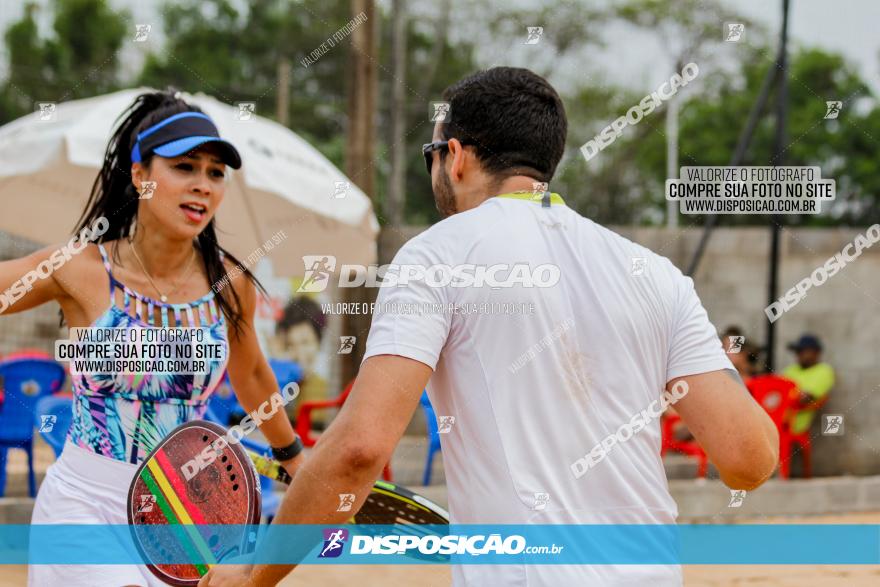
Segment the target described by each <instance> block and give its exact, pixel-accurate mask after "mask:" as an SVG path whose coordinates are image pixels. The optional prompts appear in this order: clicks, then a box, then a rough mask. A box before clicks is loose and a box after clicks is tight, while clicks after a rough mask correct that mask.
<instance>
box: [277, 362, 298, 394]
mask: <svg viewBox="0 0 880 587" xmlns="http://www.w3.org/2000/svg"><path fill="white" fill-rule="evenodd" d="M269 367H271V368H272V373H274V374H275V380H276V381H278V387H280V388H281V389H284V386H285V385H287V384H288V383H294V382H295V383H300V382H301V381H302V380H303V370H302V367H300V366H299V363H297V362H295V361H288V360H287V359H269Z"/></svg>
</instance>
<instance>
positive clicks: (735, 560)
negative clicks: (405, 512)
mask: <svg viewBox="0 0 880 587" xmlns="http://www.w3.org/2000/svg"><path fill="white" fill-rule="evenodd" d="M193 528H194V529H195V532H179V530H181V528H180V527H179V526H128V525H0V564H6V565H22V564H89V565H95V564H143V563H144V562H145V560H149V561H150V562H152V563H153V564H168V563H188V564H196V563H199V564H205V563H207V562H212V561H208V560H205V559H207V558H208V555H210V558H213V559H214V560H218V561H219V562H220V563H241V562H254V563H266V564H273V563H274V564H282V563H287V564H540V565H547V564H593V565H602V564H624V565H626V564H642V565H644V564H660V565H678V564H685V565H694V564H696V565H708V564H713V565H715V564H723V565H746V564H748V565H799V564H810V565H817V564H818V565H850V564H855V565H877V564H880V525H874V524H871V525H868V524H864V525H861V524H860V525H836V524H791V525H782V524H779V525H770V524H711V525H703V524H682V525H482V524H480V525H450V526H399V525H398V526H374V525H371V526H366V525H361V526H357V525H352V526H339V527H328V526H279V525H272V526H232V525H230V526H194V527H193ZM187 541H190V542H187ZM195 541H198V542H199V545H194V542H195ZM242 557H245V558H246V560H243V559H242Z"/></svg>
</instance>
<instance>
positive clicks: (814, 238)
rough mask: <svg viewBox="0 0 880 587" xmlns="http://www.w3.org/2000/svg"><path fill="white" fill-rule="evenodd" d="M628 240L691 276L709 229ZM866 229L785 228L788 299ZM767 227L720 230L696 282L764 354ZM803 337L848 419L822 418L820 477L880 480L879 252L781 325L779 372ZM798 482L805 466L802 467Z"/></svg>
mask: <svg viewBox="0 0 880 587" xmlns="http://www.w3.org/2000/svg"><path fill="white" fill-rule="evenodd" d="M614 229H615V230H616V231H618V232H619V233H621V234H623V235H624V236H626V237H627V238H630V239H631V240H634V241H635V242H638V243H640V244H642V245H645V246H647V247H649V248H651V249H652V250H654V251H655V252H657V253H659V254H661V255H664V256H666V257H669V258H670V259H671V260H672V261H673V262H674V263H675V264H676V265H677V266H678V267H679V268H681V269H682V270H683V271H684V270H685V269H686V267H687V265H688V264H689V262H690V259H691V256H692V254H693V251H694V250H696V247H697V243H698V242H699V239H700V235H701V232H702V230H701V228H699V227H693V228H690V227H689V228H684V229H680V230H668V229H665V228H633V227H615V228H614ZM421 230H422V228H416V227H410V228H407V229H405V230H402V231H394V232H388V231H386V232H383V234H382V237H381V239H380V251H381V258H382V259H383V262H388V259H390V258H391V257H392V256H393V254H394V251H396V250H397V248H398V247H399V246H400V244H402V243H403V242H405V241H406V239H407V238H411V237H412V236H415V235H416V234H418V233H419V232H421ZM860 232H861V233H864V230H856V229H848V228H840V229H838V228H834V229H807V228H803V229H801V228H794V229H785V230H784V231H783V232H782V234H781V258H782V261H781V266H780V274H779V294H780V295H782V293H784V292H785V291H786V290H788V289H790V288H791V287H793V286H794V285H795V284H797V282H798V281H800V280H801V279H803V278H804V277H807V276H808V275H810V274H811V273H812V272H813V271H814V270H815V269H816V268H817V267H819V266H821V265H822V264H823V263H824V262H825V261H826V260H827V259H828V258H829V257H831V256H833V255H834V254H835V253H837V252H839V251H840V250H841V249H842V248H843V247H844V246H845V245H846V244H847V243H849V242H851V241H852V240H853V238H854V237H855V236H856V234H858V233H860ZM769 234H770V233H769V229H768V228H719V229H716V230H715V231H714V232H713V234H712V238H711V240H710V241H709V245H708V247H707V249H706V252H705V254H704V257H703V260H702V263H701V265H700V267H699V269H698V271H697V274H696V276H695V281H696V287H697V291H698V292H699V294H700V297H701V299H702V301H703V305H704V306H705V307H706V310H707V311H708V313H709V317H710V319H711V320H712V322H713V324H714V325H715V326H716V327H717V328H718V329H719V330H722V329H724V328H725V327H727V326H729V325H732V324H736V325H738V326H740V327H741V328H743V330H744V331H745V333H746V338H747V339H749V340H751V341H753V342H755V343H756V344H758V345H759V346H764V341H765V337H766V332H767V325H768V319H767V317H766V315H765V314H764V307H765V306H766V305H767V280H768V272H769V265H768V257H769V249H770V236H769ZM804 331H810V332H813V333H815V334H817V335H818V336H820V337H821V338H822V340H823V342H824V344H825V349H826V350H825V357H824V358H825V360H826V361H828V362H829V363H831V365H832V366H834V368H835V369H836V370H837V375H838V383H837V386H836V387H835V389H834V390H833V391H832V395H831V398H830V400H829V402H828V403H827V404H826V406H825V408H824V412H825V413H834V414H843V415H844V430H845V432H844V435H843V436H822V435H821V434H820V433H819V426H818V418H817V421H816V422H814V425H813V428H812V430H811V434H812V435H813V449H814V456H813V460H814V464H813V470H814V474H815V475H840V474H855V475H867V474H878V473H880V352H878V347H880V244H878V245H876V246H875V247H873V248H870V249H867V250H866V251H865V252H864V253H863V254H862V256H861V257H859V258H858V259H857V260H856V261H854V262H853V263H851V264H849V265H847V266H846V267H845V268H844V269H843V270H842V271H840V272H839V273H838V274H837V275H835V276H834V277H832V278H830V279H829V280H828V281H827V282H825V283H824V284H823V285H822V286H821V287H818V288H813V289H811V290H810V291H809V293H808V295H807V296H806V297H805V298H804V299H803V300H802V301H801V302H800V303H799V304H798V305H797V306H796V307H794V308H793V309H791V310H790V311H789V312H787V313H785V315H783V316H782V317H781V318H780V319H779V320H777V321H776V368H777V370H781V369H782V368H784V367H785V366H787V365H788V364H789V363H790V362H792V360H793V356H792V355H791V353H790V352H788V351H787V350H786V349H785V345H786V344H787V343H788V342H790V341H792V340H794V339H796V338H797V337H798V336H800V334H801V333H803V332H804ZM793 463H794V471H795V473H796V472H797V471H798V470H799V468H800V460H799V458H795V459H793Z"/></svg>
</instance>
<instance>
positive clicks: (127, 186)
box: [75, 88, 266, 335]
mask: <svg viewBox="0 0 880 587" xmlns="http://www.w3.org/2000/svg"><path fill="white" fill-rule="evenodd" d="M201 111H202V110H201V109H200V108H198V107H197V106H193V105H190V104H188V103H187V102H185V101H184V100H183V99H181V98H180V97H179V94H178V92H177V91H176V90H174V89H173V88H169V89H168V90H166V91H161V92H158V91H157V92H145V93H143V94H141V95H139V96H138V97H137V98H135V100H134V102H133V103H132V104H131V105H130V106H129V107H128V108H127V109H126V110H125V112H123V113H122V114H121V115H120V116H119V118H118V119H117V121H118V123H117V126H116V129H115V130H114V132H113V135H112V136H111V137H110V141H109V142H108V143H107V150H106V151H105V152H104V163H103V165H102V166H101V171H100V172H99V173H98V176H97V177H96V178H95V183H94V184H93V185H92V191H91V194H90V196H89V201H88V203H87V204H86V207H85V210H84V211H83V214H82V216H80V219H79V220H78V221H77V227H76V229H75V233H76V234H79V233H80V232H81V231H82V229H83V228H85V227H86V226H89V227H90V226H92V225H93V224H94V223H95V221H97V219H98V218H101V217H105V218H107V220H108V221H109V223H110V228H109V229H108V230H107V232H105V233H104V234H103V235H101V236H100V237H99V238H98V239H97V240H98V242H102V243H103V242H109V241H113V240H117V239H123V238H128V237H129V236H131V233H132V230H133V229H134V225H135V221H136V220H137V212H138V192H137V190H136V189H135V187H134V185H133V184H132V182H131V149H132V147H134V143H135V139H136V138H137V134H138V133H139V132H142V131H144V130H145V129H147V128H149V127H151V126H152V125H154V124H156V123H158V122H159V121H161V120H165V119H166V118H168V117H169V116H172V115H174V114H178V113H180V112H201ZM151 160H152V154H149V155H148V156H146V157H144V160H143V161H142V164H143V165H144V166H146V167H149V165H150V162H151ZM214 223H215V219H212V220H211V222H210V223H208V226H206V227H205V229H204V230H203V231H202V232H201V234H199V236H198V244H197V246H198V249H199V251H200V252H201V253H202V258H203V259H204V261H205V272H206V273H207V275H208V281H209V282H210V283H211V284H212V285H213V284H216V283H219V282H220V280H221V279H222V278H223V276H224V275H225V274H226V267H225V266H224V265H223V260H222V258H221V254H222V255H225V256H226V258H228V259H229V261H231V262H232V263H234V264H236V265H239V266H242V269H243V272H244V274H245V276H246V277H247V279H249V280H250V281H251V282H252V283H254V285H256V287H257V289H258V290H259V291H260V292H262V293H263V294H266V290H265V288H264V287H263V285H262V284H261V283H260V282H259V280H257V278H256V277H255V276H254V275H253V273H251V271H250V270H249V269H247V268H246V267H244V266H243V265H242V264H241V263H240V262H239V260H238V259H236V258H235V257H234V256H233V255H232V254H230V253H229V252H228V251H226V250H225V249H224V248H223V247H221V246H220V244H219V243H218V242H217V234H216V230H215V227H214ZM216 300H217V304H218V306H220V309H221V311H222V312H223V315H224V316H225V317H226V320H227V322H228V323H229V325H230V326H231V327H232V331H233V333H234V334H235V335H238V334H240V332H241V321H242V315H241V309H240V308H241V305H240V302H241V300H240V299H239V296H238V294H237V293H236V292H235V288H231V287H224V288H221V289H220V290H219V291H218V292H217V294H216Z"/></svg>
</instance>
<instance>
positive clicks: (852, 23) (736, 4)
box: [0, 0, 880, 94]
mask: <svg viewBox="0 0 880 587" xmlns="http://www.w3.org/2000/svg"><path fill="white" fill-rule="evenodd" d="M234 1H235V0H234ZM238 1H240V0H238ZM335 1H345V0H335ZM531 1H532V0H505V1H504V3H503V5H505V6H510V5H518V6H525V5H528V4H529V3H530V2H531ZM596 1H597V2H599V3H601V4H606V3H607V1H605V0H596ZM37 3H38V4H39V5H41V6H44V7H45V6H48V5H49V4H50V0H37ZM378 3H379V5H380V6H382V7H387V6H389V5H390V0H378ZM722 3H723V4H724V5H726V6H727V7H729V9H730V10H731V11H732V12H738V13H742V14H745V15H747V16H749V17H751V18H752V19H753V20H755V21H757V22H760V23H762V24H763V25H764V26H765V27H766V28H767V29H768V30H770V31H772V32H773V34H776V31H778V28H779V24H780V20H781V0H735V1H734V0H722ZM24 4H25V0H0V28H2V29H3V30H5V29H6V27H7V26H8V25H9V24H10V23H11V22H15V21H16V20H17V19H19V18H20V17H21V15H22V12H23V6H24ZM438 4H439V3H437V2H435V1H434V0H413V6H414V8H413V13H414V14H419V13H421V12H422V10H423V9H424V11H427V12H429V11H431V10H432V8H435V7H437V6H438ZM468 4H469V2H468V0H453V6H455V7H456V9H457V10H459V9H460V10H461V13H464V12H466V11H467V6H468ZM791 4H792V8H791V38H792V42H793V43H796V44H799V45H806V46H818V47H821V48H824V49H827V50H832V51H836V52H839V53H841V54H843V55H844V56H845V57H846V59H847V60H848V61H850V62H851V63H852V64H853V65H854V66H856V67H857V69H858V71H859V72H860V74H861V75H862V77H863V78H864V79H865V81H867V82H868V84H869V85H870V86H871V87H872V88H873V90H874V91H875V93H878V94H880V57H878V55H880V34H878V28H880V0H792V2H791ZM111 5H112V6H114V7H116V8H125V9H127V10H128V11H129V12H130V13H131V14H132V15H133V16H134V20H135V22H146V23H154V25H153V29H154V31H153V34H154V35H155V39H156V40H161V38H162V34H161V30H160V28H161V27H160V26H159V23H160V22H161V19H160V18H159V13H160V7H161V5H162V3H161V2H160V1H159V0H111ZM499 5H500V4H499ZM42 12H43V14H44V15H46V16H45V17H44V18H43V19H42V20H43V22H42V24H43V25H44V27H48V26H49V23H50V21H49V19H48V15H47V12H46V11H45V10H43V11H42ZM461 13H459V14H461ZM479 18H480V15H479V12H477V13H476V14H474V15H473V17H470V18H468V19H466V20H467V22H466V23H465V25H466V24H471V25H472V26H475V27H479V26H480V23H479ZM529 24H533V25H536V26H539V25H541V24H542V23H529ZM456 28H457V29H458V34H464V35H473V34H479V33H475V32H474V31H473V30H472V29H471V28H470V27H468V26H459V27H456ZM332 32H333V31H328V35H329V34H332ZM609 33H610V34H607V35H606V36H607V37H608V39H607V40H608V49H606V50H605V51H603V52H602V53H600V54H594V55H595V57H596V59H595V60H591V61H593V62H592V63H590V64H589V67H588V69H590V70H592V71H597V70H599V71H601V72H602V73H603V75H607V77H608V79H609V80H611V81H613V82H616V83H620V84H625V85H629V86H631V87H633V88H635V89H641V88H653V87H654V86H655V85H656V84H658V83H660V82H661V81H663V80H664V79H668V78H669V75H670V71H668V70H669V69H670V67H671V64H670V65H661V64H660V63H658V61H662V57H659V56H658V55H660V52H659V47H658V46H657V45H655V44H654V43H653V41H652V39H651V38H650V35H647V34H639V33H637V32H635V31H634V30H632V29H630V28H621V29H620V30H612V31H609ZM452 34H456V30H455V29H453V31H452ZM483 34H485V32H483ZM524 34H525V32H524ZM545 34H547V35H550V34H552V31H550V30H547V31H545ZM720 34H721V33H720V32H719V35H720ZM746 34H748V31H747V33H746ZM151 44H152V43H151ZM513 44H514V45H515V46H513V47H511V46H508V45H507V44H506V41H505V40H503V39H495V40H489V39H487V42H486V44H485V45H486V51H485V52H482V53H481V54H480V55H479V58H480V59H481V61H482V62H483V64H484V65H489V64H491V63H502V62H503V63H510V64H522V65H527V64H528V62H529V61H530V60H532V59H535V58H538V57H537V55H536V54H535V53H534V52H533V53H531V54H529V53H528V51H530V50H531V51H533V48H532V47H527V46H525V47H524V46H523V45H522V44H521V43H520V42H519V41H518V40H517V41H514V42H513ZM727 45H728V46H726V47H725V46H721V47H720V48H719V50H720V51H733V50H735V47H733V46H732V45H734V44H727ZM145 49H146V46H143V45H142V46H137V45H136V44H133V45H130V46H129V49H128V50H127V51H126V54H125V55H126V62H127V63H129V64H130V69H132V70H135V69H136V68H137V67H138V66H139V64H140V61H141V59H140V58H139V57H140V56H139V53H142V52H143V50H145ZM0 50H2V52H3V53H2V54H0V68H2V69H0V75H4V74H5V69H6V60H7V56H6V54H5V52H6V51H5V47H3V48H2V49H0ZM583 59H584V57H583V56H572V58H571V60H570V62H567V63H566V67H564V68H560V69H561V70H562V71H557V72H556V73H554V76H553V77H554V80H553V81H554V82H555V83H558V84H560V85H563V86H564V85H565V84H566V79H564V78H565V77H566V76H569V77H571V76H573V75H576V74H577V73H576V70H577V69H579V68H581V67H582V66H583ZM560 77H561V78H563V79H557V78H560Z"/></svg>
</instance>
